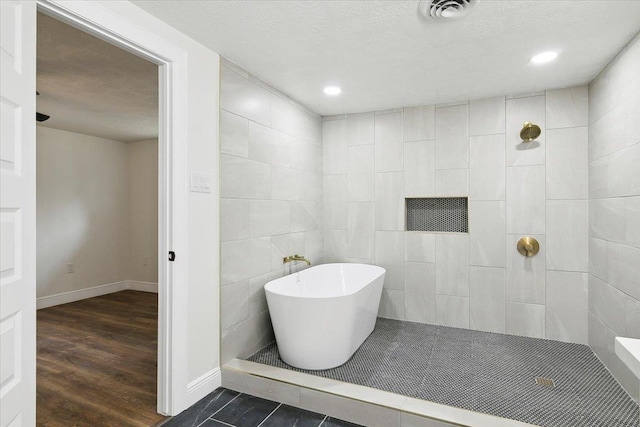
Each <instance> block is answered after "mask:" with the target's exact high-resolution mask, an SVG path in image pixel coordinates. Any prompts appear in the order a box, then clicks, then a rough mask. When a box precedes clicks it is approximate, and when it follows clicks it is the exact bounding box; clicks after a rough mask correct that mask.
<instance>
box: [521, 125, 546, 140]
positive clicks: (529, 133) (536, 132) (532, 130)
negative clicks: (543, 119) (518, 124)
mask: <svg viewBox="0 0 640 427" xmlns="http://www.w3.org/2000/svg"><path fill="white" fill-rule="evenodd" d="M541 133H542V131H541V130H540V126H538V125H536V124H533V123H531V122H524V124H523V125H522V129H521V130H520V138H521V139H522V140H523V141H524V142H531V141H533V140H534V139H536V138H537V137H539V136H540V134H541Z"/></svg>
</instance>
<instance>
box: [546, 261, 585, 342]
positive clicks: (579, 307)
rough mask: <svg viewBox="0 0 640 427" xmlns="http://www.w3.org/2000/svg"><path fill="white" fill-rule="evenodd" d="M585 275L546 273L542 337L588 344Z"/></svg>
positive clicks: (557, 272) (558, 272)
mask: <svg viewBox="0 0 640 427" xmlns="http://www.w3.org/2000/svg"><path fill="white" fill-rule="evenodd" d="M588 295H589V274H588V273H574V272H566V271H547V302H546V310H547V311H546V338H549V339H552V340H559V341H568V342H574V343H580V344H587V343H588V339H589V337H588V333H587V325H588V318H587V315H588V311H589V310H588Z"/></svg>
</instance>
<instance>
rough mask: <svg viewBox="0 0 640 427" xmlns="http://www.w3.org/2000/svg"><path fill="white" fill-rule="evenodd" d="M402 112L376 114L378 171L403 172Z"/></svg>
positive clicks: (376, 160)
mask: <svg viewBox="0 0 640 427" xmlns="http://www.w3.org/2000/svg"><path fill="white" fill-rule="evenodd" d="M403 145H404V144H403V142H402V113H391V114H381V115H376V116H375V163H376V172H402V170H403V168H404V165H403Z"/></svg>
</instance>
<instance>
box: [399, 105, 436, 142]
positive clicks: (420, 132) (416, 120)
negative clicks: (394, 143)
mask: <svg viewBox="0 0 640 427" xmlns="http://www.w3.org/2000/svg"><path fill="white" fill-rule="evenodd" d="M403 113H404V120H403V129H404V132H403V134H404V141H405V142H408V141H427V140H433V139H435V134H436V128H435V119H436V114H435V106H433V105H424V106H421V107H410V108H404V109H403Z"/></svg>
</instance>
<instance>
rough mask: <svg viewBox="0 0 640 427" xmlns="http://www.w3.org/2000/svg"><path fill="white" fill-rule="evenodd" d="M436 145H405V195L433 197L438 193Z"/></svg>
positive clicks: (432, 143) (432, 142)
mask: <svg viewBox="0 0 640 427" xmlns="http://www.w3.org/2000/svg"><path fill="white" fill-rule="evenodd" d="M435 167H436V143H435V142H434V141H414V142H405V144H404V194H405V196H406V197H425V196H433V195H435V191H436V170H435Z"/></svg>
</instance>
